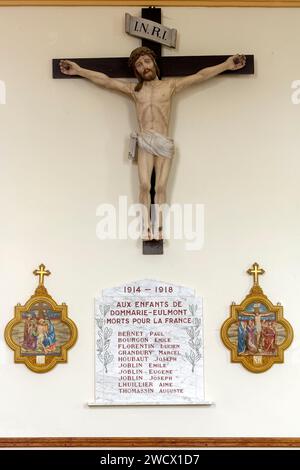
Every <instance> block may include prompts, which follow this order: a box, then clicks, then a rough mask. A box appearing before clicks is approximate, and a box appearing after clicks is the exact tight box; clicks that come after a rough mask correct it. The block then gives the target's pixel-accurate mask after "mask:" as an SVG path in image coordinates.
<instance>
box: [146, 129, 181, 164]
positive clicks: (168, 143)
mask: <svg viewBox="0 0 300 470" xmlns="http://www.w3.org/2000/svg"><path fill="white" fill-rule="evenodd" d="M137 140H138V145H139V147H141V148H142V149H144V150H146V152H148V153H150V154H151V155H155V156H158V157H166V158H172V157H173V155H174V141H173V139H170V137H166V136H164V135H161V134H159V133H158V132H154V131H143V132H139V133H138V134H137Z"/></svg>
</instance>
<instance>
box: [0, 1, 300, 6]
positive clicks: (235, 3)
mask: <svg viewBox="0 0 300 470" xmlns="http://www.w3.org/2000/svg"><path fill="white" fill-rule="evenodd" d="M149 5H152V6H157V7H167V6H169V7H173V6H176V7H269V8H287V7H292V8H299V7H300V0H152V1H147V0H0V6H149Z"/></svg>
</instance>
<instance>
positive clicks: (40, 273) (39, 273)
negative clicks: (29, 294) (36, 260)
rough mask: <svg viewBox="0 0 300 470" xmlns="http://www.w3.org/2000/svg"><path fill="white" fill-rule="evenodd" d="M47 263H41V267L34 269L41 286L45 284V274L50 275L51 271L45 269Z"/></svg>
mask: <svg viewBox="0 0 300 470" xmlns="http://www.w3.org/2000/svg"><path fill="white" fill-rule="evenodd" d="M45 267H46V266H45V265H44V264H40V265H39V269H35V270H34V271H33V274H34V275H35V276H39V287H40V286H44V276H50V274H51V272H50V271H49V270H48V269H47V270H45Z"/></svg>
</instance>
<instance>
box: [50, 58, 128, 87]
mask: <svg viewBox="0 0 300 470" xmlns="http://www.w3.org/2000/svg"><path fill="white" fill-rule="evenodd" d="M59 65H60V70H61V72H62V73H64V74H65V75H78V76H79V77H83V78H87V79H88V80H90V81H91V82H93V83H95V85H98V86H101V87H103V88H107V89H109V90H116V91H120V92H121V93H125V94H126V95H129V96H131V93H132V84H131V83H127V82H125V81H124V82H123V81H122V80H116V79H114V78H111V77H109V76H108V75H105V73H102V72H95V71H94V70H88V69H85V68H83V67H80V66H79V65H78V64H76V62H72V61H71V60H61V61H60V64H59Z"/></svg>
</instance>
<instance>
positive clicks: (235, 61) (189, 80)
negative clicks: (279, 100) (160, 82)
mask: <svg viewBox="0 0 300 470" xmlns="http://www.w3.org/2000/svg"><path fill="white" fill-rule="evenodd" d="M245 63H246V57H245V56H244V55H239V54H236V55H234V56H231V57H228V59H226V60H225V62H222V63H221V64H218V65H214V66H212V67H207V68H205V69H202V70H199V72H197V73H195V74H193V75H188V76H187V77H182V78H177V79H175V92H176V93H177V92H178V91H181V90H183V89H184V88H187V87H188V86H191V85H194V84H195V83H200V82H203V81H204V80H208V79H209V78H212V77H215V76H216V75H219V74H220V73H222V72H225V71H226V70H238V69H241V68H243V67H244V66H245Z"/></svg>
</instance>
